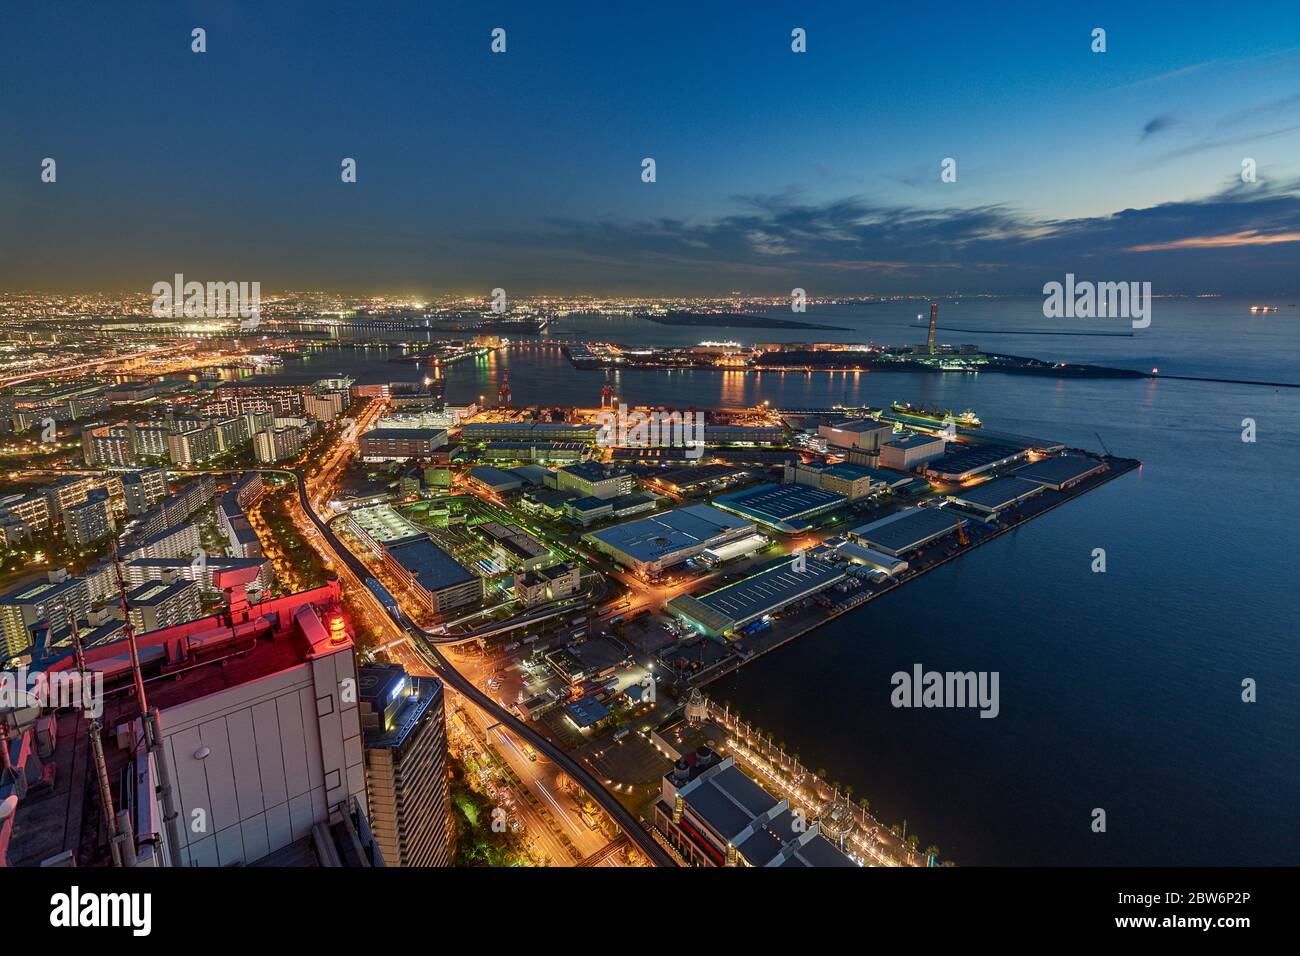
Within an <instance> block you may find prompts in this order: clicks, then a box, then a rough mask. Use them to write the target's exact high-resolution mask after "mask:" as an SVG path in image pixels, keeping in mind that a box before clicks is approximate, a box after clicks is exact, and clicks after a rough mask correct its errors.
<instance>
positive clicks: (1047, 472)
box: [1016, 455, 1110, 491]
mask: <svg viewBox="0 0 1300 956" xmlns="http://www.w3.org/2000/svg"><path fill="white" fill-rule="evenodd" d="M1109 467H1110V466H1109V465H1108V464H1106V462H1104V461H1097V460H1096V459H1094V458H1084V457H1083V456H1082V455H1062V456H1061V457H1059V458H1044V459H1043V460H1042V461H1036V462H1034V463H1033V464H1032V465H1025V467H1023V468H1020V469H1017V471H1016V477H1017V478H1024V479H1025V480H1026V481H1032V482H1036V483H1037V484H1040V485H1043V486H1044V487H1047V488H1051V489H1053V490H1054V491H1063V490H1065V489H1066V488H1073V487H1074V486H1075V485H1077V484H1078V483H1079V482H1081V481H1083V480H1084V479H1085V478H1091V477H1092V476H1093V475H1099V474H1101V473H1102V472H1103V471H1105V470H1106V469H1107V468H1109Z"/></svg>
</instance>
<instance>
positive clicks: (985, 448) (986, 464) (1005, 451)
mask: <svg viewBox="0 0 1300 956" xmlns="http://www.w3.org/2000/svg"><path fill="white" fill-rule="evenodd" d="M953 448H954V450H953V451H951V452H949V453H948V454H946V455H944V456H943V457H942V458H939V459H938V460H936V461H932V462H930V464H929V465H927V466H926V469H925V474H926V475H927V476H928V477H930V478H934V479H935V480H936V481H953V482H962V481H970V480H971V479H972V478H974V477H976V476H977V475H982V474H984V473H985V472H986V471H992V470H994V469H995V468H1003V467H1005V466H1007V465H1011V464H1014V463H1015V462H1017V461H1020V460H1021V459H1023V458H1024V457H1025V456H1026V455H1028V454H1029V451H1028V449H1025V448H1013V447H1011V446H1010V445H954V446H953Z"/></svg>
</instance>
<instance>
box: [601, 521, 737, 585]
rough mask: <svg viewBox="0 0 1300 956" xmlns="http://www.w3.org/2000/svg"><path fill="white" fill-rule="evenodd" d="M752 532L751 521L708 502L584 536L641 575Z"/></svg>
mask: <svg viewBox="0 0 1300 956" xmlns="http://www.w3.org/2000/svg"><path fill="white" fill-rule="evenodd" d="M753 533H754V523H753V522H752V521H745V520H743V519H741V518H737V517H735V516H734V515H729V514H727V513H726V512H725V511H719V510H718V509H717V508H714V507H712V506H710V505H689V506H688V507H685V508H675V509H673V510H672V511H665V512H662V513H660V514H656V515H651V516H649V517H645V518H639V519H637V520H636V521H628V522H626V523H625V524H619V525H615V526H614V527H612V528H605V529H604V530H601V531H593V532H591V533H590V534H587V535H584V536H583V540H584V541H586V542H588V543H589V544H590V545H591V546H592V547H594V548H595V549H596V550H597V551H600V552H603V553H604V554H608V555H609V556H610V557H612V558H613V559H614V560H615V561H617V562H618V563H619V564H622V565H624V566H626V567H629V568H631V569H632V570H634V571H637V572H639V573H641V574H643V575H652V574H658V573H659V572H661V571H663V570H665V569H666V568H670V567H672V566H673V565H675V564H680V563H681V562H683V561H685V560H686V559H687V558H693V557H695V555H697V554H699V553H700V552H701V551H704V550H705V549H706V548H713V547H717V546H718V545H721V544H725V543H726V542H728V541H732V540H734V539H736V538H743V537H745V535H748V534H753Z"/></svg>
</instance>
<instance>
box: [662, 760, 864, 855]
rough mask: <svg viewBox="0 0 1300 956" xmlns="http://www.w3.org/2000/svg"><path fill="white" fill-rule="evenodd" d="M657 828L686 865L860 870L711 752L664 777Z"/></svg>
mask: <svg viewBox="0 0 1300 956" xmlns="http://www.w3.org/2000/svg"><path fill="white" fill-rule="evenodd" d="M654 826H655V828H656V829H657V830H658V831H659V832H660V833H661V834H662V835H663V836H664V838H665V839H666V840H667V841H668V843H669V844H670V845H671V846H672V847H673V849H674V850H675V851H676V852H677V854H678V856H680V857H681V859H682V860H683V861H684V862H685V863H686V865H687V866H762V867H778V866H792V867H796V866H857V864H856V863H854V862H853V860H852V859H850V858H849V857H848V856H846V855H845V854H844V853H843V852H841V851H840V850H839V849H837V848H836V846H835V844H833V843H831V842H830V841H829V840H827V839H826V837H824V836H822V834H821V825H820V824H819V823H817V822H812V823H805V821H804V820H803V817H802V815H800V814H796V813H793V812H792V811H791V809H790V800H789V798H788V797H783V798H781V799H779V800H778V799H777V798H776V797H774V796H772V795H771V794H770V793H768V792H767V791H766V790H764V789H763V788H762V787H761V786H759V785H758V784H757V783H755V782H754V781H753V780H752V779H750V778H749V777H748V776H746V775H745V774H744V773H743V772H742V771H741V769H740V768H739V767H737V766H736V758H735V757H727V758H725V759H723V758H722V757H721V756H719V755H718V754H717V753H715V752H714V751H712V750H710V749H709V748H707V747H700V748H698V749H697V750H695V751H693V752H691V753H688V754H685V755H683V756H682V757H680V758H679V759H678V760H677V762H676V764H675V765H674V767H673V769H672V770H670V771H669V772H668V773H667V774H665V775H664V778H663V782H662V784H661V787H660V799H659V800H658V801H656V803H655V806H654Z"/></svg>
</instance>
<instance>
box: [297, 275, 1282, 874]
mask: <svg viewBox="0 0 1300 956" xmlns="http://www.w3.org/2000/svg"><path fill="white" fill-rule="evenodd" d="M1270 304H1276V305H1279V306H1281V309H1280V311H1279V312H1277V313H1270V314H1267V315H1260V314H1256V315H1251V314H1250V312H1249V305H1250V303H1249V302H1239V301H1230V300H1218V299H1212V300H1176V299H1158V300H1156V302H1155V308H1154V314H1153V321H1152V324H1151V327H1150V328H1149V329H1146V330H1140V331H1138V332H1137V333H1136V334H1135V335H1134V336H1133V337H1085V336H1049V335H1015V334H1008V333H1009V332H1015V331H1019V332H1030V331H1080V332H1087V331H1118V332H1125V331H1129V329H1128V328H1127V326H1126V325H1125V324H1124V323H1121V322H1115V321H1111V322H1098V321H1094V322H1086V321H1082V320H1074V321H1072V322H1066V321H1061V320H1056V321H1053V320H1048V319H1045V318H1043V316H1042V313H1041V300H1038V299H1032V300H1031V299H1023V300H987V299H970V300H960V301H943V302H942V303H941V308H940V325H941V326H952V327H956V328H961V329H969V330H979V331H969V332H966V331H964V332H941V333H940V335H939V338H940V340H941V341H949V342H974V343H977V344H979V345H980V346H981V347H982V348H983V349H985V350H986V351H996V352H1003V353H1009V354H1017V355H1032V356H1037V357H1040V358H1047V359H1055V360H1061V361H1073V362H1094V363H1098V364H1106V365H1112V366H1119V367H1125V368H1133V369H1141V370H1149V369H1151V368H1153V367H1158V368H1159V369H1160V370H1161V372H1162V373H1164V374H1174V375H1192V376H1208V377H1215V378H1232V379H1248V380H1258V381H1268V382H1293V383H1300V308H1293V307H1289V304H1288V302H1287V301H1280V302H1276V303H1270ZM928 311H929V310H928V306H927V304H926V303H924V302H921V301H913V302H895V303H882V304H872V305H866V306H853V307H814V308H813V309H812V310H811V311H810V312H809V313H808V314H806V315H805V316H796V318H801V319H804V320H805V321H809V322H818V323H824V324H830V325H845V326H849V327H850V328H851V329H852V331H849V332H839V333H835V332H825V331H817V332H813V331H800V330H773V331H764V330H754V329H692V330H681V329H669V328H665V327H662V326H657V325H654V324H652V323H648V322H645V321H642V320H638V319H628V318H612V317H611V318H606V317H601V316H595V315H592V316H574V317H569V318H566V319H564V320H561V321H560V322H557V323H555V325H554V326H553V332H552V334H553V335H554V336H555V337H556V338H578V337H581V338H589V339H601V340H611V341H619V342H625V343H633V344H688V343H693V342H696V341H700V340H704V339H710V340H719V339H728V340H736V341H741V342H756V341H758V342H762V341H864V340H870V341H874V342H878V343H884V344H901V343H909V342H914V341H922V340H923V339H924V335H925V331H924V325H925V323H924V322H918V321H917V319H916V316H917V314H918V313H922V314H925V315H926V317H927V318H928ZM773 314H777V313H773ZM786 315H787V317H789V316H788V313H786ZM387 357H391V354H386V353H384V352H382V351H376V350H370V351H367V352H362V351H337V352H330V353H323V354H322V355H320V356H318V357H314V358H313V359H312V360H311V362H310V363H309V367H298V366H293V365H291V366H290V370H289V371H288V372H287V373H286V376H289V377H294V378H297V380H305V379H309V378H316V377H323V376H325V375H329V374H335V373H337V372H343V371H347V372H351V373H352V374H366V375H368V376H379V377H383V376H384V375H388V374H390V373H392V376H391V377H393V378H413V377H416V376H417V375H419V374H422V373H421V372H420V371H419V370H416V369H415V368H414V367H412V366H404V365H398V364H392V363H387V362H386V358H387ZM506 368H509V371H510V385H511V388H512V390H513V394H514V400H515V403H516V404H571V403H579V402H580V403H583V404H587V405H594V404H595V403H596V401H597V400H598V395H599V391H600V387H601V384H602V381H603V377H604V373H602V372H579V371H576V370H574V369H573V368H572V367H571V366H570V365H569V363H568V362H567V361H566V360H564V359H563V357H562V356H561V355H560V354H559V353H558V352H554V351H553V352H536V351H513V352H503V353H497V354H496V355H495V356H493V357H492V358H490V359H487V360H484V361H482V362H478V363H463V364H460V365H457V366H454V367H452V368H451V369H450V370H449V371H448V373H447V396H448V398H449V399H452V400H461V399H470V398H475V397H477V396H478V395H488V396H493V395H494V394H495V389H496V384H497V381H498V379H499V376H500V375H501V373H502V371H503V370H504V369H506ZM298 376H301V378H298ZM616 387H617V389H618V393H619V395H620V397H622V398H624V399H625V400H627V401H629V402H647V403H656V404H668V405H675V406H679V407H684V406H687V405H700V406H708V405H715V404H728V405H733V404H741V403H751V404H752V403H756V402H760V401H762V400H763V399H769V400H770V401H771V402H772V403H773V404H774V405H778V406H782V405H784V406H791V407H793V406H798V405H812V406H824V405H831V404H834V403H837V402H843V403H849V404H871V405H885V404H887V403H889V402H890V401H893V400H907V401H912V402H917V401H921V402H925V403H927V404H935V403H937V404H940V405H943V406H945V407H950V408H953V409H957V410H961V409H964V408H967V407H970V408H974V409H975V411H976V412H977V413H978V414H979V415H980V417H981V418H982V419H983V420H984V422H985V424H986V426H987V427H990V428H993V429H996V430H999V431H1009V432H1016V433H1022V434H1026V435H1033V436H1038V437H1044V438H1056V439H1060V440H1062V441H1065V442H1067V443H1070V444H1072V445H1078V446H1081V447H1087V448H1100V442H1104V443H1105V445H1106V446H1107V447H1108V448H1109V449H1110V450H1111V451H1113V452H1114V453H1116V454H1120V455H1125V456H1130V457H1134V458H1140V459H1141V460H1142V461H1143V462H1144V465H1143V467H1142V469H1141V470H1140V471H1138V472H1134V473H1132V474H1129V475H1127V476H1125V477H1123V478H1120V479H1118V480H1116V481H1114V482H1112V483H1110V484H1107V485H1106V486H1105V487H1103V488H1101V489H1100V490H1097V491H1094V492H1092V493H1089V494H1087V495H1085V496H1084V497H1082V498H1080V499H1079V500H1077V501H1075V502H1072V503H1070V504H1068V505H1067V506H1065V507H1063V508H1059V509H1057V510H1055V511H1053V512H1051V513H1050V514H1048V515H1046V516H1044V517H1042V518H1040V519H1038V520H1036V521H1034V522H1032V523H1031V524H1030V525H1028V526H1027V527H1024V528H1022V529H1020V530H1018V531H1016V532H1014V533H1012V534H1009V535H1006V536H1004V537H1002V538H1000V539H998V540H997V541H996V542H993V543H992V544H989V545H986V546H984V547H982V548H979V549H978V550H977V551H975V552H973V553H972V554H969V555H966V556H965V557H963V558H962V559H961V560H959V561H956V562H952V563H950V564H948V565H945V566H944V567H943V568H941V569H939V570H938V571H935V572H933V573H931V574H929V575H926V576H925V577H923V578H921V579H919V580H917V581H913V582H911V583H909V584H908V585H907V586H906V587H904V588H901V589H899V590H898V591H895V592H893V593H892V594H890V595H888V596H887V597H885V598H882V599H880V600H877V601H874V602H872V603H871V604H869V605H867V606H866V607H864V608H862V609H860V610H858V611H856V612H854V613H852V614H849V615H845V616H844V617H841V618H839V619H838V620H836V621H835V622H833V623H831V624H829V625H827V626H826V627H824V628H822V629H820V630H818V631H815V632H813V633H811V634H809V635H806V636H805V637H803V638H801V639H799V640H798V641H795V642H793V643H791V644H789V645H787V646H786V647H785V648H783V649H782V650H780V651H777V652H775V653H773V654H770V655H768V656H766V657H764V658H761V659H760V660H758V661H756V662H753V663H752V664H751V665H749V666H747V667H746V668H744V669H743V670H742V671H740V672H739V673H737V674H736V675H733V676H732V677H730V678H728V679H726V680H725V681H722V682H719V683H718V684H715V685H713V686H712V687H711V688H710V693H711V694H712V695H713V696H714V697H715V698H717V699H720V700H730V701H731V702H732V704H733V705H734V706H735V707H736V708H738V709H739V710H740V712H741V713H742V714H744V715H746V716H748V717H750V718H751V719H752V720H753V721H754V722H756V723H757V724H758V725H760V726H762V727H763V728H765V729H767V730H771V731H772V732H773V733H774V734H775V735H776V737H777V738H778V739H779V740H784V741H786V742H787V743H788V744H789V746H790V749H792V750H794V751H797V752H798V753H799V754H800V755H801V757H802V758H803V762H804V763H805V764H808V765H810V766H813V767H824V768H826V770H827V772H828V774H829V776H830V777H831V778H832V779H835V780H838V781H839V782H841V783H843V784H849V785H852V786H853V788H854V792H855V797H856V796H865V797H867V798H868V799H869V800H870V801H871V804H872V806H873V808H874V809H875V810H876V811H877V813H878V815H879V816H880V817H881V818H882V819H884V820H885V821H887V822H895V821H898V822H901V821H902V820H904V819H906V820H907V825H908V831H909V833H912V832H915V833H916V834H917V835H918V836H919V837H920V840H921V845H922V846H925V845H927V844H930V843H934V844H936V845H937V846H938V847H939V848H940V850H941V851H942V853H943V855H944V856H945V857H950V858H952V859H954V860H956V861H957V862H958V863H959V864H1035V863H1044V864H1120V865H1123V864H1247V863H1256V864H1291V865H1296V864H1300V624H1298V623H1297V618H1298V615H1297V611H1298V610H1300V597H1298V596H1297V595H1298V594H1300V557H1298V556H1297V542H1298V541H1300V520H1297V518H1296V513H1297V507H1298V506H1297V498H1296V494H1295V489H1296V485H1297V480H1298V479H1300V389H1289V388H1273V387H1262V386H1246V385H1228V384H1220V383H1207V382H1185V381H1173V380H1164V381H1160V380H1156V381H1150V380H1133V381H1125V380H1120V381H1115V380H1074V381H1066V380H1054V379H1039V378H1033V377H1020V376H1007V375H994V374H982V375H965V374H951V375H942V376H940V375H918V374H913V373H871V374H868V373H842V374H830V375H828V374H824V373H823V374H803V373H769V374H764V375H762V376H752V375H751V376H745V375H741V374H736V373H724V372H713V371H689V372H672V373H669V372H649V371H647V372H638V371H625V372H622V373H620V374H619V375H618V376H617V385H616ZM1244 418H1252V419H1254V420H1255V422H1256V423H1257V429H1258V441H1256V442H1255V443H1253V444H1247V443H1243V442H1242V440H1241V433H1242V420H1243V419H1244ZM1098 436H1100V439H1099V438H1098ZM1094 548H1104V549H1105V550H1106V560H1107V571H1106V573H1104V574H1094V573H1092V572H1091V570H1090V564H1091V552H1092V550H1093V549H1094ZM916 663H920V664H922V665H924V667H925V668H926V669H935V670H941V671H945V670H962V671H966V670H975V671H997V672H998V673H999V674H1000V703H1001V714H1000V716H998V717H997V718H996V719H993V720H982V719H979V717H978V716H977V713H976V712H975V711H973V710H970V711H957V710H916V709H894V708H893V707H891V706H890V702H889V696H890V690H891V686H890V675H891V674H893V673H894V672H895V671H899V670H907V671H910V670H911V668H912V665H913V664H916ZM1245 678H1253V679H1254V680H1255V681H1256V682H1257V683H1258V697H1259V699H1258V702H1257V703H1254V704H1245V703H1242V701H1241V683H1242V680H1243V679H1245ZM1097 807H1100V808H1103V809H1105V811H1106V814H1107V822H1108V828H1107V832H1106V833H1104V834H1094V833H1092V832H1091V831H1090V822H1091V819H1092V816H1091V815H1092V810H1093V808H1097Z"/></svg>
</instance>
